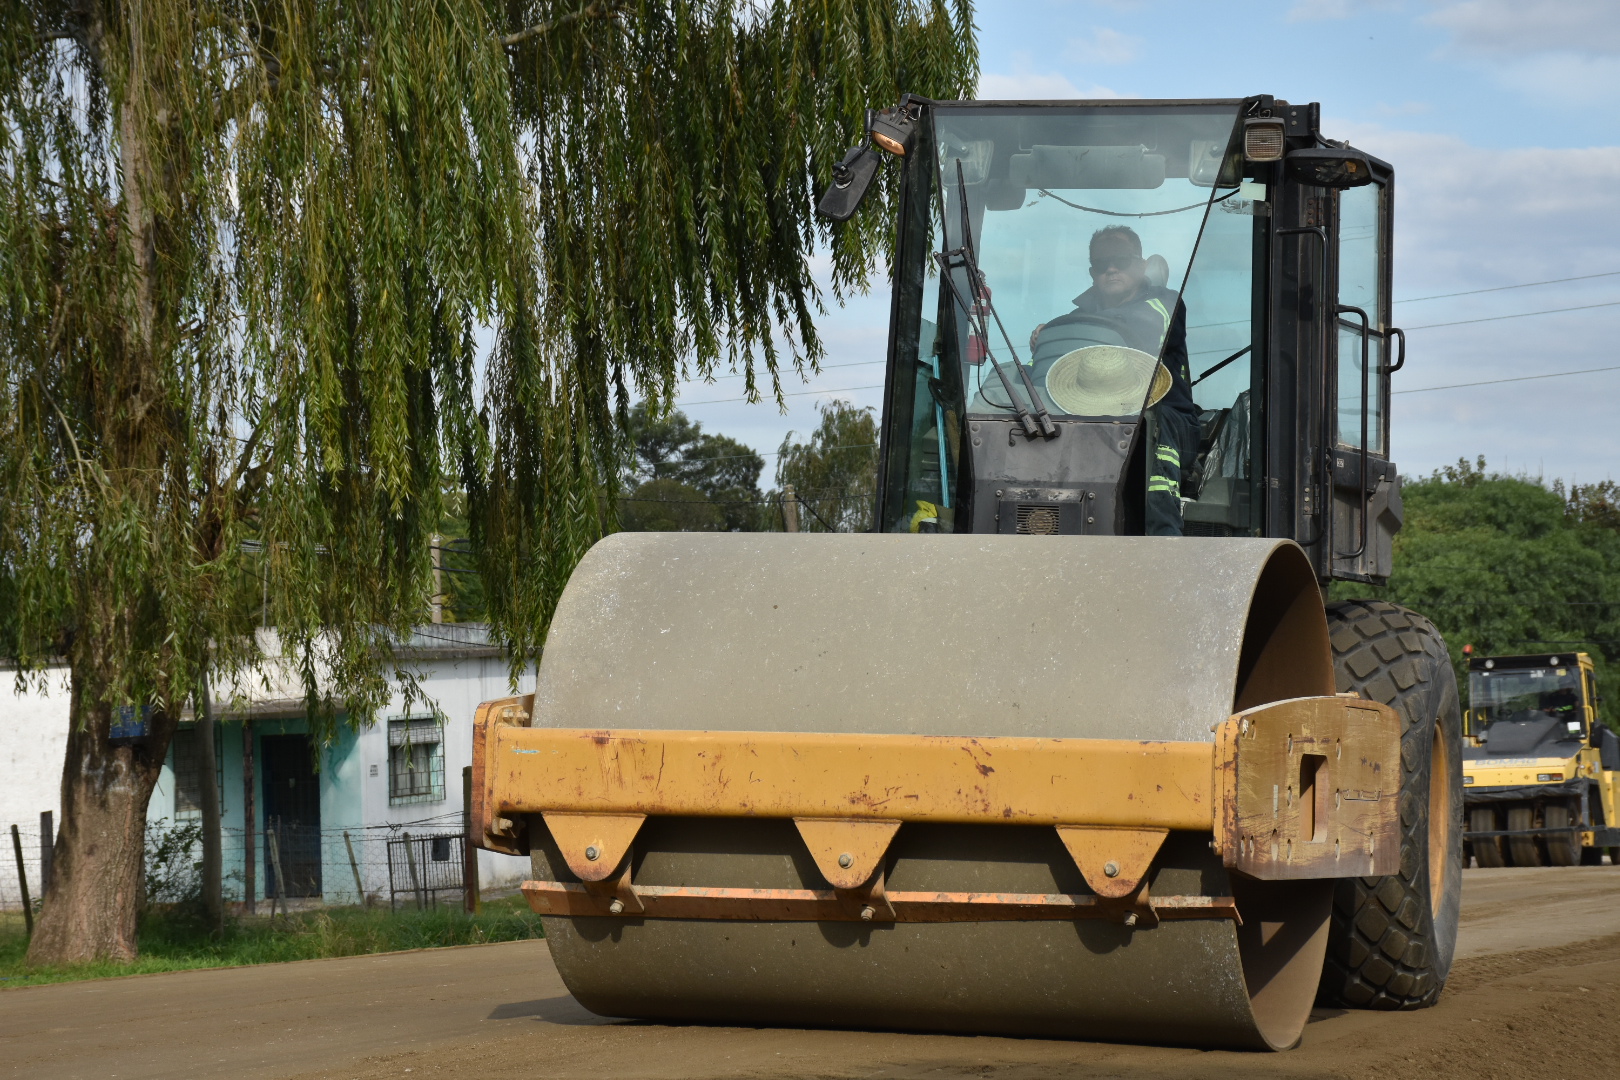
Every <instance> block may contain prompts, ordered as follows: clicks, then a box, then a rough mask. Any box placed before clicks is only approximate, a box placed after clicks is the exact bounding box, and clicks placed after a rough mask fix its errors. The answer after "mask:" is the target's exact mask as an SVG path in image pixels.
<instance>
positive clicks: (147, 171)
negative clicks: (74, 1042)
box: [28, 6, 190, 965]
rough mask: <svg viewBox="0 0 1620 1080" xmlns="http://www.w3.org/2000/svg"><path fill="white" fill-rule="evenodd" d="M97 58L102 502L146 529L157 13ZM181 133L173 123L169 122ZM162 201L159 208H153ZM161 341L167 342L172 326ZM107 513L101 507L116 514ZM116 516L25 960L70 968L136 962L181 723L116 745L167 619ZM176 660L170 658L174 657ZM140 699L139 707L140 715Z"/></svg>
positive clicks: (93, 562)
mask: <svg viewBox="0 0 1620 1080" xmlns="http://www.w3.org/2000/svg"><path fill="white" fill-rule="evenodd" d="M92 14H93V18H92V23H93V25H92V27H91V30H90V32H89V36H90V38H91V40H92V51H93V52H98V53H104V54H105V55H102V56H101V57H100V70H101V71H102V72H103V73H105V72H109V71H116V70H118V68H119V65H118V64H117V63H115V62H114V54H115V52H119V51H122V52H124V53H125V55H127V57H128V62H129V63H128V77H127V84H126V85H125V86H124V87H123V92H122V97H123V100H122V102H121V103H120V104H119V106H118V109H119V119H118V124H119V140H118V154H119V165H120V167H121V175H120V186H119V193H120V197H121V203H122V206H121V209H122V217H121V221H120V232H119V246H120V247H121V248H122V249H123V250H124V251H126V252H127V253H128V255H129V257H130V263H131V273H130V276H129V283H130V296H129V298H128V302H127V307H128V310H129V318H128V320H127V323H126V325H125V327H124V333H123V340H122V343H121V345H122V347H121V348H120V349H117V350H114V351H113V352H112V353H111V354H110V356H109V361H110V362H108V363H107V364H106V367H105V370H104V376H103V377H105V378H106V379H107V380H108V385H107V386H106V387H104V388H102V389H101V390H100V391H98V392H100V393H105V394H106V395H107V396H108V398H109V399H110V400H112V401H115V402H116V407H115V408H114V409H112V410H111V411H109V412H108V413H107V414H106V415H105V416H104V417H103V418H102V420H103V422H102V425H101V426H102V430H101V432H100V435H101V449H100V452H99V455H98V456H99V457H100V459H101V464H102V466H103V468H104V469H105V471H106V475H107V476H108V477H109V478H110V479H109V481H108V482H107V483H106V484H104V485H103V489H102V491H101V492H100V495H101V498H102V499H103V500H104V501H107V500H112V499H114V495H112V494H110V493H109V492H112V493H116V502H114V503H113V504H112V506H116V513H117V514H119V515H126V514H128V513H129V512H130V511H131V510H133V511H134V512H135V513H136V514H138V515H139V516H140V517H141V518H143V519H144V520H146V521H152V520H154V519H155V518H156V516H157V515H158V513H160V512H161V511H160V508H161V506H162V497H161V485H162V481H163V478H164V476H165V475H166V470H167V469H168V465H169V463H168V462H167V461H166V460H165V454H164V448H163V444H162V441H161V439H160V438H159V432H158V428H159V425H160V424H161V423H162V418H163V402H164V394H165V392H166V391H164V390H163V388H162V385H161V384H162V380H161V378H160V374H159V361H160V356H159V345H158V342H157V340H156V339H157V338H158V337H159V336H160V335H159V333H158V331H159V329H160V327H159V323H160V321H163V322H166V323H172V321H173V312H171V311H169V310H168V308H167V307H166V306H165V305H163V304H161V303H160V292H161V290H160V288H159V284H160V282H159V276H160V275H161V274H162V273H163V272H164V265H165V264H164V262H163V260H162V259H161V258H160V257H159V256H160V253H159V251H158V236H159V232H160V230H159V227H158V221H157V217H156V207H157V206H158V205H161V202H162V199H163V198H166V199H167V201H168V202H169V204H170V205H175V200H176V197H177V196H178V195H179V194H180V188H179V181H180V177H179V175H178V173H177V172H176V171H175V170H174V169H172V168H165V167H164V162H165V161H166V160H168V161H172V160H173V158H172V155H169V156H165V155H164V154H163V153H162V151H163V149H164V148H163V147H162V146H153V145H151V143H150V142H149V141H148V139H149V136H150V135H151V134H152V133H153V132H154V131H158V130H160V129H161V125H160V124H154V123H148V118H149V117H157V116H162V115H164V113H163V100H162V98H163V93H162V88H161V87H159V86H157V85H156V84H155V83H153V82H152V78H153V76H154V75H162V74H164V71H163V70H162V67H161V65H157V66H156V67H155V68H154V65H152V64H151V63H150V62H149V60H150V58H149V57H148V56H147V51H148V50H147V47H146V45H145V44H144V42H143V37H142V35H143V32H144V30H145V23H146V22H147V21H149V16H150V14H151V13H150V12H145V11H143V10H142V9H141V8H140V7H139V6H136V7H135V8H134V9H133V10H132V11H131V12H130V13H129V14H130V16H131V17H130V18H128V19H127V20H126V21H125V23H124V24H123V27H124V29H125V31H126V32H127V34H128V37H127V39H126V40H123V41H119V40H115V39H114V38H113V37H112V36H110V35H108V34H106V33H105V30H106V27H105V25H104V24H103V22H102V20H101V18H100V12H99V9H95V10H93V12H92ZM171 126H173V125H171ZM154 198H158V200H159V201H158V202H154ZM162 329H164V331H165V332H164V333H163V334H162V335H161V336H162V337H163V339H164V340H165V341H167V340H169V338H170V337H171V336H172V333H171V332H172V327H170V326H167V325H165V326H164V327H163V328H162ZM112 506H103V508H102V509H103V512H104V513H105V512H108V511H109V510H111V509H112ZM117 520H118V519H117V518H116V517H115V518H113V519H111V520H107V519H103V520H101V521H98V522H97V523H96V524H95V525H94V526H92V528H93V530H94V531H95V532H96V533H98V534H99V535H97V536H96V537H95V538H93V539H92V540H91V542H90V543H87V544H85V545H84V548H83V551H84V560H85V561H84V562H83V564H82V565H81V566H80V567H79V568H78V574H79V578H80V580H79V583H78V585H77V589H78V597H77V605H76V606H77V609H78V610H77V612H76V619H75V625H74V626H73V627H72V628H71V631H70V633H69V641H70V642H71V644H70V645H69V646H68V650H67V652H68V664H69V668H70V670H71V673H72V692H71V702H72V704H71V706H70V709H69V712H70V716H71V727H70V729H69V732H68V742H67V757H66V760H65V762H64V763H63V766H62V829H61V834H60V837H59V840H60V843H59V844H58V847H57V850H56V856H55V866H54V867H53V868H52V874H51V887H50V890H49V891H48V893H47V894H46V897H45V904H44V908H43V910H42V911H41V913H40V919H39V925H38V926H37V928H36V929H35V932H34V936H33V939H32V940H31V941H30V943H29V946H28V963H30V964H49V965H60V964H72V963H83V962H87V961H91V960H109V959H110V960H119V961H127V960H133V959H134V958H135V954H136V931H137V924H138V922H139V918H140V912H141V904H142V900H143V895H142V894H143V891H144V888H143V887H144V884H145V882H144V871H145V855H146V808H147V803H148V802H150V801H151V797H152V789H153V788H154V787H156V785H157V781H158V777H159V775H160V774H161V771H162V768H163V761H164V759H165V757H166V756H167V755H168V751H169V740H170V738H171V736H172V735H173V734H174V728H175V720H174V718H173V717H172V716H171V715H170V714H171V712H172V713H173V714H175V715H177V714H178V712H179V709H178V705H177V704H176V702H177V700H180V699H183V698H184V697H185V696H186V694H187V693H189V691H190V687H189V686H185V683H184V682H182V683H181V686H184V687H185V690H184V691H182V693H181V695H180V696H179V698H178V699H177V698H176V696H175V695H174V694H173V693H172V692H169V691H172V689H174V688H173V687H167V686H160V687H156V688H154V689H153V690H152V691H150V693H151V696H152V697H155V698H158V699H159V700H158V701H154V702H152V706H153V707H152V711H151V714H150V715H149V716H148V717H147V724H146V728H147V730H146V734H145V735H144V736H142V737H139V738H135V739H130V740H124V739H120V740H119V743H118V744H117V745H114V743H113V742H112V740H111V728H112V720H113V713H114V705H115V704H116V696H115V694H114V692H113V688H114V687H115V686H118V685H119V684H120V683H121V682H122V681H123V680H121V679H119V678H118V676H119V675H121V674H122V673H124V672H125V671H126V670H127V667H128V665H129V662H130V658H131V657H132V656H133V655H134V654H135V653H136V652H137V651H140V650H147V649H151V648H157V649H159V650H164V651H166V650H167V643H166V638H165V632H166V630H167V629H168V628H167V627H165V626H164V625H163V623H162V622H161V618H160V617H159V618H158V619H154V618H153V613H154V612H156V611H160V610H161V604H158V603H156V602H155V600H156V598H155V597H154V596H152V595H144V596H143V595H139V593H138V592H137V594H136V595H130V586H129V584H128V582H127V580H126V581H122V582H121V581H120V575H119V574H118V573H116V572H113V565H112V560H113V559H116V558H118V557H119V556H118V554H117V545H118V544H121V543H127V541H125V540H122V539H118V540H115V539H114V538H113V537H111V536H109V535H107V534H106V532H105V531H104V530H106V529H107V528H108V527H109V526H113V525H114V522H116V521H117ZM172 659H173V656H172V654H171V660H172ZM139 704H140V703H137V708H139Z"/></svg>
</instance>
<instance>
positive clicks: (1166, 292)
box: [1041, 285, 1198, 421]
mask: <svg viewBox="0 0 1620 1080" xmlns="http://www.w3.org/2000/svg"><path fill="white" fill-rule="evenodd" d="M1105 304H1106V301H1104V300H1103V298H1102V294H1101V293H1100V292H1098V291H1097V288H1096V287H1095V286H1093V287H1091V288H1089V289H1087V290H1086V291H1085V292H1083V293H1081V294H1080V295H1079V296H1077V297H1075V298H1074V311H1072V312H1070V313H1068V314H1067V315H1060V316H1058V317H1057V318H1055V319H1053V320H1052V321H1051V322H1049V323H1047V324H1046V325H1045V326H1044V327H1042V328H1041V337H1042V338H1044V337H1046V334H1047V331H1049V330H1052V329H1054V328H1058V327H1062V326H1063V325H1064V324H1065V323H1069V322H1077V321H1079V320H1078V319H1077V318H1076V316H1078V315H1101V316H1104V317H1105V318H1107V319H1108V320H1109V322H1110V324H1111V325H1113V326H1115V327H1116V328H1117V329H1118V330H1119V333H1120V336H1121V337H1123V338H1124V339H1125V344H1127V345H1129V346H1130V347H1131V348H1133V349H1138V350H1140V351H1142V352H1145V353H1147V354H1148V355H1149V356H1157V357H1158V358H1159V360H1160V361H1161V362H1162V363H1163V364H1164V366H1165V367H1166V368H1169V369H1170V392H1169V393H1167V394H1165V396H1164V400H1163V401H1161V402H1160V403H1159V406H1158V407H1159V408H1161V409H1173V410H1174V411H1176V412H1178V413H1181V414H1183V415H1185V416H1187V417H1189V418H1191V419H1192V420H1194V421H1196V420H1197V419H1198V406H1197V405H1195V404H1193V396H1192V377H1191V375H1190V374H1189V372H1188V369H1187V305H1186V304H1183V303H1182V302H1181V297H1179V296H1178V295H1176V293H1175V292H1173V291H1172V290H1170V289H1164V288H1159V287H1157V286H1153V285H1144V286H1143V287H1142V291H1141V292H1139V293H1137V294H1136V299H1134V300H1129V301H1126V302H1125V303H1123V304H1120V305H1118V306H1116V307H1107V306H1105ZM1167 312H1168V313H1169V316H1170V319H1169V325H1168V326H1166V323H1165V313H1167Z"/></svg>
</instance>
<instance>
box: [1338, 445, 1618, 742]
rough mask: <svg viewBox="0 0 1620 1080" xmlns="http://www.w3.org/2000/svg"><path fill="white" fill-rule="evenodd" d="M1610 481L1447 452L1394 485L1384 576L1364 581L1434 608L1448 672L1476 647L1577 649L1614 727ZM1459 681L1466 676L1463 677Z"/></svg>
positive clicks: (1360, 590) (1350, 589) (1359, 590)
mask: <svg viewBox="0 0 1620 1080" xmlns="http://www.w3.org/2000/svg"><path fill="white" fill-rule="evenodd" d="M1614 495H1615V486H1614V484H1613V483H1612V482H1605V483H1604V484H1597V485H1588V486H1582V487H1576V488H1573V489H1571V490H1569V491H1566V490H1565V489H1564V486H1563V485H1562V484H1561V483H1555V484H1554V485H1553V486H1552V487H1550V488H1549V487H1548V486H1546V485H1544V484H1542V483H1541V482H1540V481H1537V480H1533V479H1528V478H1525V477H1518V476H1506V475H1503V474H1500V473H1492V472H1490V471H1488V470H1487V468H1486V466H1485V461H1484V459H1483V458H1480V459H1479V460H1478V461H1476V462H1473V463H1469V462H1467V461H1459V462H1458V463H1457V464H1456V465H1455V466H1448V467H1446V468H1443V469H1440V470H1437V471H1436V472H1435V473H1433V474H1432V475H1430V476H1428V477H1426V478H1424V479H1422V480H1416V481H1406V482H1405V483H1404V484H1403V486H1402V497H1403V500H1404V502H1405V506H1406V522H1405V524H1404V525H1403V527H1402V528H1401V531H1400V532H1399V533H1398V534H1397V535H1396V537H1395V564H1394V572H1393V573H1392V574H1391V576H1390V580H1389V585H1388V587H1387V588H1385V589H1381V590H1369V589H1368V587H1367V586H1364V585H1354V584H1352V583H1348V582H1340V583H1338V584H1336V585H1335V586H1334V590H1335V593H1336V594H1338V595H1344V596H1351V595H1366V594H1367V593H1369V592H1376V593H1377V594H1378V595H1380V596H1381V597H1382V598H1384V599H1388V600H1393V601H1395V602H1397V603H1401V604H1405V605H1406V606H1408V607H1410V608H1412V609H1414V610H1416V611H1420V612H1422V613H1423V614H1424V615H1427V616H1428V617H1429V618H1431V619H1432V620H1434V623H1435V625H1436V626H1437V627H1438V628H1439V629H1440V632H1441V633H1442V634H1444V635H1445V638H1446V644H1447V645H1448V646H1449V647H1450V648H1451V654H1452V659H1453V662H1454V663H1455V664H1456V665H1457V671H1458V674H1459V676H1462V674H1463V672H1464V671H1465V658H1464V656H1463V652H1462V649H1463V646H1464V645H1470V644H1471V645H1473V646H1474V650H1475V653H1476V654H1478V655H1489V654H1492V653H1496V654H1504V653H1507V654H1512V653H1536V652H1564V651H1573V650H1576V649H1582V650H1585V651H1587V652H1589V653H1592V654H1593V656H1594V658H1595V659H1597V660H1598V682H1599V687H1600V692H1601V693H1602V695H1603V697H1604V698H1605V700H1606V707H1605V708H1604V709H1603V710H1602V712H1603V713H1604V715H1605V717H1606V719H1607V720H1608V722H1609V723H1611V724H1614V725H1615V726H1616V727H1620V723H1617V720H1620V715H1617V711H1616V709H1617V706H1620V520H1617V519H1616V516H1615V514H1614ZM1463 685H1465V686H1466V685H1467V683H1466V679H1465V680H1464V683H1463Z"/></svg>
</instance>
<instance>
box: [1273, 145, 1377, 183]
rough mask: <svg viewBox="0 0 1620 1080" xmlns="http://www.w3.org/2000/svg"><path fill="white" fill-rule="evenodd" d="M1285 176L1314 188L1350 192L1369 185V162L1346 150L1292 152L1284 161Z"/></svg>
mask: <svg viewBox="0 0 1620 1080" xmlns="http://www.w3.org/2000/svg"><path fill="white" fill-rule="evenodd" d="M1283 163H1284V164H1285V165H1287V166H1288V175H1289V176H1292V177H1293V178H1294V179H1295V180H1298V181H1299V182H1300V183H1302V184H1310V185H1311V186H1313V187H1326V188H1340V189H1343V188H1353V187H1361V186H1362V185H1363V184H1370V183H1372V178H1373V175H1372V161H1371V160H1370V159H1369V158H1368V157H1367V155H1366V154H1363V153H1362V152H1361V151H1360V150H1352V149H1351V148H1350V147H1348V146H1329V147H1318V148H1314V149H1310V150H1295V151H1294V152H1293V153H1292V154H1289V155H1288V156H1287V157H1286V158H1284V159H1283Z"/></svg>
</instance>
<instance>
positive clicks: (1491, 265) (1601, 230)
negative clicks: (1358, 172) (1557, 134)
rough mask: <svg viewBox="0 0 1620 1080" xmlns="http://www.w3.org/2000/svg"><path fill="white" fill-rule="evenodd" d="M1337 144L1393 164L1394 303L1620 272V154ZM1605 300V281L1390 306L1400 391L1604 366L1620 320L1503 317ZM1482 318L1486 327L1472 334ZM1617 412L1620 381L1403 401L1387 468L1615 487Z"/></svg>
mask: <svg viewBox="0 0 1620 1080" xmlns="http://www.w3.org/2000/svg"><path fill="white" fill-rule="evenodd" d="M1347 133H1348V134H1349V136H1350V139H1351V141H1352V142H1353V143H1354V144H1355V145H1356V146H1359V147H1361V148H1363V149H1366V150H1368V151H1370V152H1372V153H1374V154H1376V155H1378V156H1379V157H1381V158H1384V159H1385V160H1387V161H1390V162H1392V163H1393V164H1394V165H1395V171H1396V181H1395V297H1396V299H1397V300H1401V299H1404V298H1409V297H1420V296H1433V295H1435V294H1437V293H1453V292H1462V291H1465V290H1470V289H1487V288H1496V287H1499V286H1503V285H1522V284H1526V283H1529V282H1544V281H1550V280H1551V279H1555V278H1569V277H1575V276H1577V275H1581V274H1598V273H1605V272H1609V271H1614V270H1620V255H1617V254H1616V253H1617V252H1620V146H1600V147H1588V148H1576V149H1541V148H1535V147H1525V148H1516V149H1509V150H1496V149H1487V148H1484V147H1478V146H1473V145H1470V144H1469V143H1467V142H1465V141H1464V140H1462V139H1460V138H1457V137H1455V136H1449V135H1441V134H1432V133H1427V132H1418V131H1403V130H1394V129H1391V128H1386V127H1380V126H1372V125H1364V126H1360V127H1352V128H1351V129H1350V130H1349V131H1348V132H1347ZM1615 300H1620V280H1617V279H1615V278H1600V279H1597V280H1595V281H1586V282H1562V283H1557V284H1549V285H1541V286H1536V287H1532V288H1524V289H1513V290H1510V291H1505V292H1491V293H1483V294H1479V295H1475V296H1465V297H1456V298H1452V299H1445V300H1433V301H1426V302H1420V303H1398V304H1397V305H1396V307H1395V320H1396V323H1397V325H1403V326H1407V327H1411V328H1413V329H1412V331H1411V336H1410V337H1411V339H1410V349H1409V362H1408V364H1407V366H1406V368H1405V369H1404V370H1403V371H1402V373H1401V374H1400V375H1397V376H1395V389H1396V390H1397V391H1400V390H1404V389H1416V388H1420V387H1427V386H1449V385H1452V384H1455V383H1464V382H1476V381H1480V380H1488V379H1501V378H1515V377H1519V376H1523V375H1529V374H1539V373H1543V372H1558V371H1573V370H1579V369H1583V368H1595V367H1603V366H1607V365H1609V364H1612V363H1614V361H1613V359H1612V357H1613V355H1614V345H1613V342H1614V336H1615V330H1616V327H1617V326H1620V308H1612V307H1606V308H1596V309H1593V310H1587V311H1578V312H1565V313H1562V314H1543V315H1530V316H1528V317H1524V318H1509V319H1501V318H1499V317H1500V316H1503V315H1514V316H1517V315H1521V314H1523V313H1527V312H1545V311H1549V310H1551V309H1555V308H1568V307H1578V306H1583V305H1587V304H1603V303H1609V302H1612V301H1615ZM1483 319H1489V320H1493V321H1486V322H1470V321H1467V320H1483ZM1438 323H1460V324H1461V325H1455V326H1433V325H1432V324H1438ZM1425 327H1430V328H1427V329H1424V328H1425ZM1617 406H1620V372H1607V373H1604V374H1600V375H1587V376H1575V377H1571V378H1557V379H1546V380H1540V381H1534V382H1521V383H1506V384H1501V385H1495V386H1475V387H1467V388H1460V389H1455V390H1443V391H1436V392H1434V393H1422V394H1410V395H1407V394H1398V395H1397V396H1396V397H1395V399H1394V414H1393V418H1392V423H1391V433H1392V435H1393V438H1394V446H1393V449H1394V456H1395V459H1396V460H1397V461H1398V462H1400V464H1401V467H1402V471H1403V472H1407V473H1426V472H1428V471H1429V470H1431V469H1433V468H1435V467H1437V466H1439V465H1442V464H1446V463H1448V462H1451V461H1455V460H1456V459H1457V458H1458V457H1460V456H1467V457H1469V458H1470V459H1472V457H1473V456H1474V455H1476V454H1480V453H1483V454H1485V455H1486V456H1487V458H1488V459H1489V460H1490V462H1491V464H1492V466H1493V467H1504V468H1509V469H1513V470H1525V471H1529V472H1531V473H1536V472H1539V471H1542V470H1545V473H1546V475H1547V476H1549V477H1552V476H1563V477H1566V478H1568V477H1571V476H1578V477H1580V478H1582V479H1585V480H1595V479H1601V478H1602V477H1604V476H1617V475H1620V425H1616V424H1614V422H1613V420H1612V417H1613V415H1614V412H1615V409H1616V407H1617Z"/></svg>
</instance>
